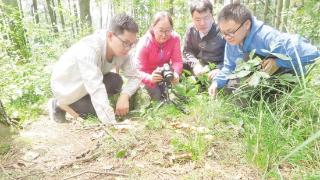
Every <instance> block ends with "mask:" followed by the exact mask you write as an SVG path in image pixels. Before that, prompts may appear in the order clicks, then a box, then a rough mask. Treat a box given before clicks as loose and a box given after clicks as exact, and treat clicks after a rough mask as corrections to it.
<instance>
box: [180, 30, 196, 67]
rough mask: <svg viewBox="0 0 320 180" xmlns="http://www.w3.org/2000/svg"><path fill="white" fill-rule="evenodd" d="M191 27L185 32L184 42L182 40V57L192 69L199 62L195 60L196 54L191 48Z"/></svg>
mask: <svg viewBox="0 0 320 180" xmlns="http://www.w3.org/2000/svg"><path fill="white" fill-rule="evenodd" d="M191 29H192V28H191V27H190V28H189V29H188V30H187V32H186V35H185V40H184V46H183V56H184V61H185V63H187V64H188V65H189V66H190V67H191V68H192V69H193V67H194V66H195V65H196V64H197V63H199V60H198V59H197V58H196V55H195V54H196V53H195V50H194V49H193V47H192V44H193V42H192V36H193V34H192V31H191Z"/></svg>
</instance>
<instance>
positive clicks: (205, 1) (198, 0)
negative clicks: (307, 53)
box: [190, 0, 213, 16]
mask: <svg viewBox="0 0 320 180" xmlns="http://www.w3.org/2000/svg"><path fill="white" fill-rule="evenodd" d="M208 10H209V11H210V13H211V14H213V6H212V3H211V2H210V1H209V0H193V1H192V2H191V3H190V13H191V16H192V15H193V13H194V11H197V12H199V13H202V12H206V11H208Z"/></svg>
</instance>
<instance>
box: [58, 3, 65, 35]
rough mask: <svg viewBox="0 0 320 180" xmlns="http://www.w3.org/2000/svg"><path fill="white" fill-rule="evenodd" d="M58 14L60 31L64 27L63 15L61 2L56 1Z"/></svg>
mask: <svg viewBox="0 0 320 180" xmlns="http://www.w3.org/2000/svg"><path fill="white" fill-rule="evenodd" d="M58 12H59V16H60V21H61V25H62V29H64V28H65V26H66V25H65V22H64V17H63V13H62V4H61V0H58Z"/></svg>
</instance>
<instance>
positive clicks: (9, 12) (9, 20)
mask: <svg viewBox="0 0 320 180" xmlns="http://www.w3.org/2000/svg"><path fill="white" fill-rule="evenodd" d="M2 2H3V3H4V5H5V6H4V8H3V11H4V14H5V16H4V23H5V24H4V25H5V26H7V27H8V28H7V29H8V30H7V32H5V33H6V34H7V36H8V37H9V39H10V41H11V43H12V47H13V48H12V49H10V48H9V49H7V52H8V54H9V55H10V54H14V53H13V51H15V53H16V52H18V53H19V55H20V56H21V57H23V58H25V59H27V58H29V57H30V55H31V52H30V48H29V45H28V40H27V36H26V33H25V28H24V26H23V22H22V17H21V11H19V6H18V2H17V0H2ZM5 21H6V22H5Z"/></svg>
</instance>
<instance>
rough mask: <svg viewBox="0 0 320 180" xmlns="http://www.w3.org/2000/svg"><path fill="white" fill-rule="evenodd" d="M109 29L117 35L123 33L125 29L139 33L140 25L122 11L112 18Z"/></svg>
mask: <svg viewBox="0 0 320 180" xmlns="http://www.w3.org/2000/svg"><path fill="white" fill-rule="evenodd" d="M109 30H110V31H111V32H113V33H115V34H117V35H120V34H123V32H124V30H126V31H129V32H132V33H138V32H139V27H138V24H137V23H136V22H135V21H134V19H133V18H132V17H131V16H129V15H127V14H125V13H122V14H118V15H115V16H114V17H113V18H112V20H111V24H110V29H109Z"/></svg>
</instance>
